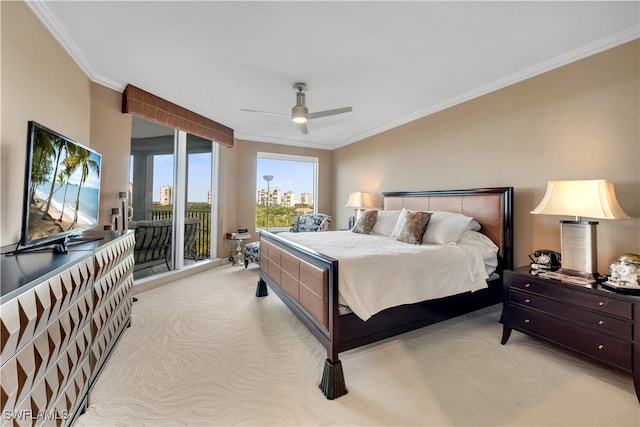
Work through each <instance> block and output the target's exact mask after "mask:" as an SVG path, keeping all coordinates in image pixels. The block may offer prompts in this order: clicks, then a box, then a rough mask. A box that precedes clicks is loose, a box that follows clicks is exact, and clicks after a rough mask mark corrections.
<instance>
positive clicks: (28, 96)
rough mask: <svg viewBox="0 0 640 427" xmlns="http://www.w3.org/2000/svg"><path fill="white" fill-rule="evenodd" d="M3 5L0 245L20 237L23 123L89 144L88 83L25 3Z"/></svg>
mask: <svg viewBox="0 0 640 427" xmlns="http://www.w3.org/2000/svg"><path fill="white" fill-rule="evenodd" d="M0 7H1V8H2V18H1V19H2V29H1V31H2V74H1V85H2V86H1V91H2V113H1V123H2V130H1V131H0V134H1V135H2V141H1V144H2V145H1V150H2V151H1V160H0V162H1V163H0V165H1V168H2V178H1V179H2V182H1V184H0V185H1V189H2V195H1V197H0V199H1V202H0V203H1V205H0V217H1V220H0V231H1V233H0V234H1V236H0V239H1V241H0V244H1V245H7V244H12V243H15V242H17V241H18V240H19V239H20V229H21V218H22V203H23V186H24V168H25V158H26V140H27V122H28V121H29V120H35V121H36V122H38V123H40V124H42V125H44V126H46V127H48V128H50V129H52V130H54V131H56V132H59V133H61V134H63V135H64V136H66V137H68V138H71V139H73V140H75V141H78V142H80V143H82V144H84V145H87V146H91V144H90V115H91V85H90V81H89V79H88V78H87V76H86V75H85V74H84V73H83V72H82V70H81V69H80V68H79V67H78V66H77V65H76V64H75V62H74V61H73V60H72V59H71V58H70V57H69V55H67V53H66V51H65V50H64V49H63V48H62V47H61V46H60V45H59V44H58V42H57V41H56V40H55V39H54V38H53V36H51V34H50V33H49V32H48V31H47V30H46V29H45V28H44V27H43V26H42V24H41V23H40V21H38V19H37V18H36V17H35V16H34V15H33V13H32V12H31V10H29V8H28V7H27V6H26V5H25V4H24V3H23V2H6V1H3V2H1V3H0Z"/></svg>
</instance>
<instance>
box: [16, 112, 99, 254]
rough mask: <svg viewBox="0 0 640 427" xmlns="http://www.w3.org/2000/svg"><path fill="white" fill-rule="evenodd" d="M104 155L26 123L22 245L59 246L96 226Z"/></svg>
mask: <svg viewBox="0 0 640 427" xmlns="http://www.w3.org/2000/svg"><path fill="white" fill-rule="evenodd" d="M101 161H102V156H101V155H100V154H98V153H97V152H95V151H94V150H91V149H90V148H87V147H85V146H83V145H81V144H79V143H77V142H75V141H72V140H71V139H69V138H67V137H65V136H62V135H60V134H59V133H57V132H54V131H52V130H50V129H47V128H46V127H44V126H42V125H40V124H38V123H36V122H33V121H30V122H29V133H28V136H27V164H26V174H25V197H24V198H25V200H24V209H23V218H22V236H21V240H20V244H21V245H22V246H33V245H38V246H40V245H43V244H46V243H62V244H63V247H64V242H65V241H66V240H68V239H69V238H70V237H72V236H73V235H76V234H80V233H81V232H82V231H83V230H88V229H91V228H94V227H95V226H96V225H97V224H98V210H99V202H100V167H101Z"/></svg>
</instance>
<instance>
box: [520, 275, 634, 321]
mask: <svg viewBox="0 0 640 427" xmlns="http://www.w3.org/2000/svg"><path fill="white" fill-rule="evenodd" d="M511 277H512V280H511V288H514V289H521V290H524V291H526V292H532V293H536V294H539V295H544V296H547V297H549V298H554V299H557V300H560V301H565V302H568V303H571V304H574V305H579V306H581V307H585V308H589V309H591V310H596V311H599V312H601V313H607V314H611V315H613V316H618V317H622V318H624V319H629V320H632V319H633V304H632V303H631V302H628V301H623V300H619V299H615V298H609V297H607V296H606V295H602V294H593V293H590V292H587V291H586V290H584V289H580V287H579V286H576V288H575V289H573V288H568V287H567V286H574V285H566V286H563V285H558V284H555V283H551V282H546V281H544V280H543V279H533V280H532V279H530V278H525V277H520V276H511Z"/></svg>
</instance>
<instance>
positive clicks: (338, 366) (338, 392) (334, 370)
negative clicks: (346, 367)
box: [320, 359, 348, 400]
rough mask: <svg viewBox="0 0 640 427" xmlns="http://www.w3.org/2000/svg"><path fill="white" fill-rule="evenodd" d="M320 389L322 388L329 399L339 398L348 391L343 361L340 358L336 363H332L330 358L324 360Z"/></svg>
mask: <svg viewBox="0 0 640 427" xmlns="http://www.w3.org/2000/svg"><path fill="white" fill-rule="evenodd" d="M320 390H322V393H323V394H324V396H325V397H326V398H327V399H329V400H333V399H337V398H338V397H340V396H344V395H345V394H347V393H348V391H347V386H346V385H345V383H344V373H343V372H342V362H340V360H338V361H337V362H336V363H331V361H330V360H329V359H326V360H325V361H324V370H323V371H322V382H321V383H320Z"/></svg>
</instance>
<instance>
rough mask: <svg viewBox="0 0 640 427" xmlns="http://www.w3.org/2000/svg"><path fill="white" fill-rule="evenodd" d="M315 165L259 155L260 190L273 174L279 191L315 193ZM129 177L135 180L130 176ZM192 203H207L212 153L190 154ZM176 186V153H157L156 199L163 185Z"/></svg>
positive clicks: (271, 184)
mask: <svg viewBox="0 0 640 427" xmlns="http://www.w3.org/2000/svg"><path fill="white" fill-rule="evenodd" d="M313 168H314V164H313V163H310V162H299V161H291V160H276V159H262V158H259V159H258V162H257V174H256V177H257V180H256V197H257V191H258V190H260V189H261V188H267V182H266V181H265V180H264V178H263V176H264V175H273V181H271V182H270V184H269V187H270V188H279V189H280V191H282V192H283V193H284V192H287V191H293V192H294V193H295V198H296V200H299V199H300V193H302V192H307V193H312V194H313ZM130 179H133V177H132V176H130ZM188 182H189V200H188V201H189V202H205V203H206V202H207V192H208V191H209V189H210V186H211V185H210V184H211V154H209V153H201V154H190V155H189V176H188ZM164 185H171V186H173V155H171V154H167V155H156V156H155V157H154V166H153V200H154V201H159V200H160V187H162V186H164Z"/></svg>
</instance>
